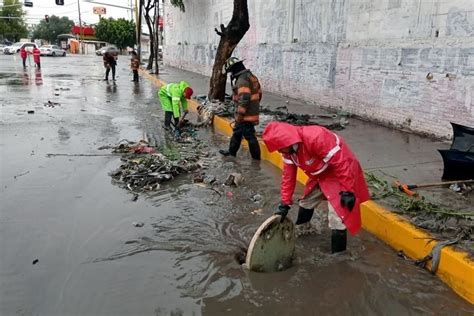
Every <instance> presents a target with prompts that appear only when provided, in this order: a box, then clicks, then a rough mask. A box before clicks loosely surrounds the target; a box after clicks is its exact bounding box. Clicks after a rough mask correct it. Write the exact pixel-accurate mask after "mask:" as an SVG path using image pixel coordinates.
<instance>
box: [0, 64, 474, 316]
mask: <svg viewBox="0 0 474 316" xmlns="http://www.w3.org/2000/svg"><path fill="white" fill-rule="evenodd" d="M14 58H15V57H14V56H4V55H0V100H1V101H0V103H1V118H0V135H1V136H0V152H1V155H0V162H1V169H0V172H1V174H0V176H1V186H0V192H1V193H0V194H1V204H0V315H223V314H227V315H263V314H265V315H272V314H277V313H278V314H281V315H315V314H319V315H443V314H444V315H448V314H449V315H468V314H472V313H474V308H473V306H472V305H470V304H469V303H467V302H466V301H464V300H462V299H461V298H460V297H459V296H457V295H456V294H455V293H454V292H453V291H452V290H451V289H450V288H448V287H447V286H446V285H444V284H443V283H442V282H441V281H440V280H439V279H438V278H437V277H435V276H432V275H431V274H429V273H428V272H427V271H424V270H421V269H420V268H418V267H415V266H414V265H413V263H412V262H408V261H404V260H403V259H401V258H399V257H398V256H397V254H396V251H394V250H392V249H391V248H389V247H388V246H386V245H385V244H383V243H382V242H380V241H378V240H377V239H376V238H374V237H372V236H371V235H369V234H368V233H366V232H362V233H360V234H359V235H358V236H356V237H351V238H349V240H348V249H349V251H348V253H345V254H342V255H330V254H329V252H330V249H329V248H330V245H329V244H330V231H329V229H328V228H327V224H326V223H323V224H321V227H322V230H321V232H320V233H319V234H316V235H311V236H304V237H301V238H299V239H298V240H297V248H296V259H295V262H294V263H295V264H294V266H293V267H292V268H290V269H289V270H287V271H284V272H280V273H272V274H259V273H253V272H248V271H245V270H243V269H242V268H241V267H240V266H239V264H238V262H237V261H236V259H235V255H236V254H237V253H238V252H239V249H240V248H242V247H246V246H247V245H248V243H249V241H250V239H251V237H252V235H253V233H254V232H255V230H256V229H257V227H258V226H259V225H260V224H261V223H262V222H263V221H264V220H265V219H266V218H267V217H268V216H270V215H271V214H272V213H273V211H274V210H275V209H276V205H277V204H278V202H279V183H280V171H279V170H278V169H276V168H275V167H273V166H271V165H270V164H269V163H266V162H261V163H259V164H258V163H253V162H252V161H251V160H250V158H249V155H248V153H247V152H246V151H242V152H241V153H240V156H239V158H241V159H239V160H237V161H235V160H232V159H222V158H221V157H218V156H217V151H218V149H219V148H221V147H223V146H226V145H227V142H228V140H227V139H226V138H225V137H223V136H220V135H218V134H213V133H212V129H208V130H205V129H202V130H199V137H200V138H202V139H205V140H206V141H208V142H209V144H210V146H211V155H213V157H214V159H212V160H211V162H210V165H209V167H208V168H207V169H206V170H205V172H206V174H208V175H214V176H215V177H216V178H217V179H218V180H220V181H223V180H224V179H225V178H226V177H227V175H228V174H229V173H231V172H235V171H237V172H241V173H242V174H243V176H244V177H245V182H244V185H242V186H239V187H237V188H236V187H221V190H222V191H223V192H224V193H225V194H222V196H220V195H219V194H217V193H216V192H214V191H212V190H209V189H207V188H204V187H201V186H198V185H196V184H193V181H192V179H193V177H192V175H191V174H190V175H185V176H180V177H179V178H178V179H176V180H175V181H173V182H170V183H165V184H162V188H161V189H160V190H158V191H157V192H155V193H153V194H149V195H143V194H142V195H140V196H139V198H138V200H137V201H132V197H133V195H132V194H130V192H128V191H126V190H124V189H122V188H120V187H119V186H116V185H114V184H113V183H112V181H111V178H110V176H109V175H108V173H109V172H110V171H112V170H115V169H116V168H117V167H118V166H119V165H120V156H119V155H115V154H111V151H110V150H99V147H101V146H104V145H114V144H117V143H118V142H119V141H120V140H122V139H128V140H132V141H137V140H139V139H141V138H144V137H146V138H148V139H151V140H154V141H155V142H156V143H157V144H162V143H164V142H165V138H164V136H163V129H162V127H161V122H162V120H163V115H162V114H163V113H162V112H161V109H160V108H159V104H158V102H157V101H156V99H155V92H156V88H155V87H154V86H152V85H151V84H150V83H149V82H147V81H146V80H145V79H141V80H142V81H141V82H140V84H139V85H138V86H135V85H134V84H133V83H132V82H130V81H131V79H132V76H131V74H130V71H129V67H128V64H129V58H128V57H127V56H120V57H119V61H118V69H117V75H118V79H117V82H116V84H114V83H112V82H104V81H102V80H101V79H102V77H103V73H104V69H103V67H102V61H101V58H100V57H96V56H79V57H77V56H67V57H65V58H60V57H57V58H46V57H43V58H42V71H41V73H39V72H37V71H35V69H34V68H33V67H28V68H27V70H26V71H23V69H22V67H21V61H20V60H19V58H18V56H16V59H14ZM167 71H168V72H172V71H173V70H172V69H167ZM182 79H186V78H182ZM203 93H204V94H205V93H206V91H196V94H203ZM48 101H51V102H55V103H59V105H55V106H54V107H52V106H45V105H44V104H45V103H47V102H48ZM28 111H34V113H33V114H28ZM301 189H302V188H299V191H301ZM227 192H231V193H229V194H227ZM255 194H260V195H261V196H262V197H263V199H262V201H259V202H258V203H256V202H254V201H252V200H251V197H252V196H254V195H255ZM257 209H262V212H261V214H255V213H254V214H252V211H254V210H257ZM296 213H297V210H296V207H293V209H292V210H291V211H290V216H291V218H294V217H295V216H296ZM325 217H326V216H325V213H323V212H320V213H319V214H317V216H315V219H313V222H315V223H317V219H318V218H319V219H322V220H324V218H325ZM133 222H144V223H145V225H144V226H143V227H134V226H133V225H132V223H133Z"/></svg>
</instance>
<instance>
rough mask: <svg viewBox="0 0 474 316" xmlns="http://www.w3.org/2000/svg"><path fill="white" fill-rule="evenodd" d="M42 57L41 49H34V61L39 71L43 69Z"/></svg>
mask: <svg viewBox="0 0 474 316" xmlns="http://www.w3.org/2000/svg"><path fill="white" fill-rule="evenodd" d="M40 55H41V52H40V50H39V48H38V47H36V46H35V48H33V60H34V62H35V64H36V68H38V69H40V68H41V60H40Z"/></svg>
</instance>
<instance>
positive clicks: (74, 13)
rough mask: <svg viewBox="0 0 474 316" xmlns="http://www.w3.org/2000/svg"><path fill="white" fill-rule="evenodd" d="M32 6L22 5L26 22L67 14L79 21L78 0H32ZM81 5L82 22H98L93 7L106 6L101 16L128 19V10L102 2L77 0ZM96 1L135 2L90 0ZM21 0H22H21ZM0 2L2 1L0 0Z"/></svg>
mask: <svg viewBox="0 0 474 316" xmlns="http://www.w3.org/2000/svg"><path fill="white" fill-rule="evenodd" d="M32 1H33V7H32V8H28V7H23V9H24V10H25V11H26V12H27V16H26V17H27V21H28V24H36V23H39V21H40V20H41V19H44V15H45V14H48V15H50V16H51V15H57V16H67V17H68V18H70V19H71V20H73V21H74V22H76V23H78V22H79V14H78V10H77V1H78V0H64V5H63V6H60V5H59V6H58V5H56V1H55V0H32ZM79 1H80V6H81V18H82V22H83V23H87V24H93V23H97V22H99V16H98V15H95V14H93V13H92V8H93V7H102V6H104V7H106V10H107V14H106V15H105V16H103V17H106V18H109V17H113V18H127V19H130V10H126V9H120V8H113V7H108V6H105V5H102V4H94V3H90V2H88V1H86V0H79ZM92 1H96V2H103V3H110V4H114V5H120V6H127V7H129V6H130V4H131V2H132V1H133V4H134V3H135V0H132V1H131V0H92ZM21 2H23V0H21ZM0 3H3V1H2V0H0Z"/></svg>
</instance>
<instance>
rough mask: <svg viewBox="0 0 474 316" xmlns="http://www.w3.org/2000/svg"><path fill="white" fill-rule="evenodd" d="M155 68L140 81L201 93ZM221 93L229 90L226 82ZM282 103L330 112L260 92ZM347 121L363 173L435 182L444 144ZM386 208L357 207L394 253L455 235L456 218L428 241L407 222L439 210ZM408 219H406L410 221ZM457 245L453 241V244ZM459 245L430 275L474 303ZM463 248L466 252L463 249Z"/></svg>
mask: <svg viewBox="0 0 474 316" xmlns="http://www.w3.org/2000/svg"><path fill="white" fill-rule="evenodd" d="M161 71H162V72H161V73H160V75H159V77H158V78H156V77H154V76H152V75H149V74H147V73H146V72H142V75H143V76H144V77H145V78H146V79H149V80H152V81H154V83H155V85H160V84H162V83H163V82H164V83H168V82H177V81H180V80H187V81H188V82H189V83H190V85H191V86H192V87H193V89H194V91H195V96H197V95H200V94H201V95H202V94H204V95H205V94H207V91H208V83H209V78H208V77H206V76H202V75H199V74H196V73H192V72H188V71H183V70H180V69H175V68H171V67H162V68H161ZM227 91H228V92H230V87H229V86H228V88H227ZM197 105H198V103H197V102H196V101H191V102H190V107H191V109H194V110H195V109H196V108H197ZM284 105H286V106H288V108H289V110H290V112H291V111H294V112H297V113H308V114H329V113H330V112H327V111H325V110H323V109H320V108H318V107H317V106H316V105H310V104H307V103H303V102H300V101H297V100H294V99H289V98H285V97H282V96H278V95H275V94H271V93H265V92H264V97H263V100H262V106H264V107H271V108H276V107H279V106H284ZM349 121H350V124H349V126H347V127H346V128H345V129H344V130H342V131H339V132H338V133H339V134H340V135H343V136H344V137H345V139H346V140H347V142H348V144H349V145H350V146H351V148H352V149H353V150H354V152H355V153H356V155H357V156H358V157H359V159H360V161H361V164H362V166H363V167H364V169H365V170H366V171H369V172H374V171H375V172H377V176H380V175H383V176H384V177H385V179H386V181H387V183H392V182H393V180H394V179H400V180H401V181H402V182H404V183H410V184H413V183H423V182H437V181H440V178H441V174H442V171H443V165H442V159H441V157H440V155H439V154H438V152H437V149H442V148H448V147H449V143H447V142H441V141H436V140H432V139H428V138H424V137H421V136H417V135H413V134H409V133H405V132H402V131H397V130H393V129H390V128H387V127H383V126H380V125H377V124H373V123H370V122H365V121H361V120H358V119H356V118H350V119H349ZM229 123H230V121H228V120H227V119H225V118H220V117H215V119H214V130H217V131H218V132H219V133H222V134H225V135H228V136H229V135H230V134H231V132H232V131H231V128H230V124H229ZM260 146H261V148H262V160H263V161H268V162H270V163H271V164H273V165H275V166H277V167H280V168H281V166H282V162H281V156H280V155H279V154H278V153H276V154H275V153H273V154H270V153H269V152H268V151H267V149H266V147H265V145H264V144H263V143H262V142H261V143H260ZM241 155H242V154H241ZM305 180H306V176H305V175H303V174H302V173H299V174H298V181H299V182H301V183H304V182H305ZM420 193H421V194H422V195H423V197H425V198H426V199H427V200H428V201H433V202H435V203H437V204H441V202H442V204H443V205H445V206H447V207H449V208H450V209H452V210H455V211H456V212H457V211H460V210H462V211H463V212H465V213H468V214H473V215H474V210H473V209H472V207H471V205H473V201H474V197H473V196H472V193H471V194H470V196H468V198H465V199H462V198H461V197H459V196H458V195H457V194H456V193H454V192H452V191H451V190H449V189H447V188H437V189H431V190H423V191H422V192H420ZM409 201H412V200H409ZM409 203H411V202H409ZM392 205H396V204H392ZM387 206H388V205H387V204H386V203H384V201H381V200H377V201H376V202H374V201H368V202H366V203H364V204H363V205H362V208H361V211H362V212H361V214H362V224H363V227H364V229H365V230H367V231H369V232H370V233H372V234H373V235H375V236H377V237H378V238H380V239H381V240H383V241H384V242H386V243H387V244H389V245H390V246H392V248H394V250H395V251H397V252H400V253H404V254H405V255H408V257H410V258H411V259H420V258H423V257H425V256H427V255H428V254H430V253H431V252H433V251H434V248H435V245H438V244H439V243H440V242H441V241H442V240H448V239H453V238H454V236H455V234H457V232H456V231H457V229H458V226H461V225H460V224H459V225H458V223H460V222H459V221H456V220H455V221H451V219H450V221H451V222H450V226H449V227H450V235H446V236H444V235H443V234H435V236H436V238H437V239H434V240H433V237H432V235H430V234H427V233H426V232H425V231H424V230H421V229H418V228H415V227H414V226H413V222H416V220H417V217H420V218H422V219H423V221H426V218H429V221H430V222H431V224H436V225H437V226H436V227H440V226H439V222H446V219H442V220H440V216H438V215H439V214H435V213H430V214H429V215H428V216H426V215H423V216H418V213H419V212H416V213H414V214H415V215H414V216H413V215H412V217H411V218H410V217H408V216H404V217H405V219H404V218H403V217H400V216H398V215H396V214H393V213H392V212H390V211H389V210H390V209H391V207H387ZM396 209H398V208H396ZM396 209H395V210H396ZM393 210H394V209H393V208H392V211H393ZM412 214H413V213H412ZM453 219H454V218H453ZM418 220H419V219H418ZM409 221H411V224H410V222H409ZM462 221H463V222H462V224H463V225H462V226H463V228H466V227H467V228H468V230H469V229H470V231H471V234H472V218H471V219H462ZM430 233H431V232H430ZM443 233H444V231H443ZM453 234H454V236H453ZM458 246H459V245H456V248H458ZM460 247H461V248H462V250H464V251H459V250H456V249H455V248H454V247H449V246H448V247H444V248H442V249H441V250H440V255H439V258H438V259H439V260H440V261H439V266H438V269H437V271H436V275H438V276H439V277H440V278H441V279H443V280H444V281H445V282H446V283H447V284H448V285H449V286H450V287H452V288H453V289H454V290H455V291H456V292H457V293H458V294H459V295H461V296H462V297H464V298H465V299H467V300H468V301H469V302H471V303H474V281H473V280H474V262H473V261H472V259H471V258H472V255H473V253H472V250H473V247H472V241H471V240H464V241H463V243H462V245H460ZM466 250H467V252H469V253H470V254H468V253H467V252H465V251H466ZM431 263H434V260H433V262H431V261H429V262H428V263H427V265H426V268H428V269H429V268H431Z"/></svg>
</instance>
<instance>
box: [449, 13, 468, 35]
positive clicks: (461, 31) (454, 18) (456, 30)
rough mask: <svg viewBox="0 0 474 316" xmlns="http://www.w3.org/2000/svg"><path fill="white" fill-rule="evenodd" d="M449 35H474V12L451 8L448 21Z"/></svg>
mask: <svg viewBox="0 0 474 316" xmlns="http://www.w3.org/2000/svg"><path fill="white" fill-rule="evenodd" d="M446 35H447V36H474V12H473V11H462V10H459V9H457V8H452V9H451V10H449V13H448V17H447V21H446Z"/></svg>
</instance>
